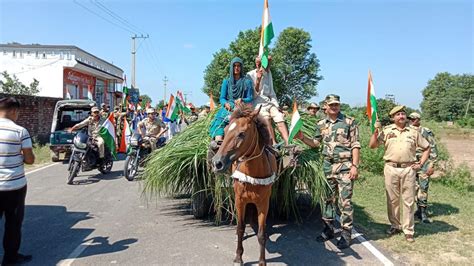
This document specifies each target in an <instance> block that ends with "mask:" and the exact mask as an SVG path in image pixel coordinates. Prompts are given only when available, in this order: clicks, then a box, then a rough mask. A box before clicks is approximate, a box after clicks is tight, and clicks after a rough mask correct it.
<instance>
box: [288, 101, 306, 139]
mask: <svg viewBox="0 0 474 266" xmlns="http://www.w3.org/2000/svg"><path fill="white" fill-rule="evenodd" d="M302 126H303V120H301V117H300V112H298V106H297V104H296V101H295V102H294V103H293V114H292V115H291V124H290V136H289V137H288V142H289V143H291V141H292V140H293V138H294V137H295V136H296V133H298V131H300V128H301V127H302Z"/></svg>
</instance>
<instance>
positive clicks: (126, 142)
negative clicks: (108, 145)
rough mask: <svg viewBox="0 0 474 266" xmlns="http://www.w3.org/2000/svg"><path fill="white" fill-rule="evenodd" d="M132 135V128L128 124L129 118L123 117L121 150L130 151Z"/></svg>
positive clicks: (123, 151)
mask: <svg viewBox="0 0 474 266" xmlns="http://www.w3.org/2000/svg"><path fill="white" fill-rule="evenodd" d="M131 137H132V129H131V128H130V125H129V124H128V121H127V118H126V117H123V129H122V139H121V140H120V147H119V152H122V153H128V152H129V151H130V138H131Z"/></svg>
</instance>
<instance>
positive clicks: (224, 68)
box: [203, 49, 232, 99]
mask: <svg viewBox="0 0 474 266" xmlns="http://www.w3.org/2000/svg"><path fill="white" fill-rule="evenodd" d="M231 60H232V55H231V53H230V52H229V50H227V49H221V50H219V52H217V53H215V54H214V58H213V59H212V61H211V63H210V64H209V65H208V66H207V67H206V70H205V71H204V88H203V92H204V93H205V94H207V95H209V94H210V93H211V92H212V96H213V97H214V99H218V98H219V95H220V94H221V84H222V80H223V79H224V78H226V77H228V76H229V65H230V61H231Z"/></svg>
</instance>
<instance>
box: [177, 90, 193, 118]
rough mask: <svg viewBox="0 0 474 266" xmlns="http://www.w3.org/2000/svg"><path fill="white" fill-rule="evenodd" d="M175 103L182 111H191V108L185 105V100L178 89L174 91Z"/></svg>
mask: <svg viewBox="0 0 474 266" xmlns="http://www.w3.org/2000/svg"><path fill="white" fill-rule="evenodd" d="M176 96H177V98H176V104H177V105H178V107H179V109H180V110H182V111H183V112H185V113H191V109H189V108H188V107H187V106H186V101H185V100H184V98H183V93H181V92H180V91H178V92H177V93H176Z"/></svg>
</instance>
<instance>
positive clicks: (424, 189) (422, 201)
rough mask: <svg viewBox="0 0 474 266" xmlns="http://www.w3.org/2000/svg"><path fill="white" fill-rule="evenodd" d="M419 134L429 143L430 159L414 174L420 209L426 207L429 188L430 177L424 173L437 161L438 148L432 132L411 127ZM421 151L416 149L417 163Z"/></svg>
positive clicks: (423, 128)
mask: <svg viewBox="0 0 474 266" xmlns="http://www.w3.org/2000/svg"><path fill="white" fill-rule="evenodd" d="M411 127H413V128H414V129H416V130H418V132H420V134H421V136H422V137H423V138H425V139H426V140H427V141H428V142H429V143H430V148H431V150H430V157H429V158H428V160H427V161H426V162H425V164H424V165H423V166H422V167H421V168H420V170H418V171H417V172H416V203H417V205H418V206H420V207H428V188H429V186H430V176H428V175H427V174H426V171H427V170H428V169H429V168H431V167H434V164H435V163H436V160H437V159H438V148H437V146H436V140H435V136H434V134H433V132H432V131H431V130H430V129H429V128H426V127H415V126H411ZM422 154H423V150H422V149H420V148H417V149H416V159H417V160H418V161H419V160H420V159H421V155H422Z"/></svg>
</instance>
